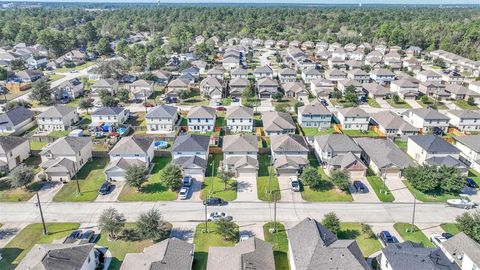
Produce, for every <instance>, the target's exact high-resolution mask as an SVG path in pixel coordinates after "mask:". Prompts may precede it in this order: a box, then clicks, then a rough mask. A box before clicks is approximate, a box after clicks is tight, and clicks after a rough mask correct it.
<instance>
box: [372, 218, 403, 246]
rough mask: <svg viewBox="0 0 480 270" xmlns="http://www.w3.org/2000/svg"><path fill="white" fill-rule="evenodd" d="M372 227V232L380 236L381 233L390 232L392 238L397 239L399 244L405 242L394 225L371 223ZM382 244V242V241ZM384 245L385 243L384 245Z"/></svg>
mask: <svg viewBox="0 0 480 270" xmlns="http://www.w3.org/2000/svg"><path fill="white" fill-rule="evenodd" d="M369 224H370V226H372V231H373V232H374V233H375V235H378V234H379V233H380V232H381V231H388V232H390V234H391V235H392V236H394V237H395V238H397V240H398V241H399V242H403V241H404V240H403V238H402V237H401V236H400V234H398V232H397V230H395V228H393V223H369ZM380 243H382V241H380ZM382 245H383V243H382Z"/></svg>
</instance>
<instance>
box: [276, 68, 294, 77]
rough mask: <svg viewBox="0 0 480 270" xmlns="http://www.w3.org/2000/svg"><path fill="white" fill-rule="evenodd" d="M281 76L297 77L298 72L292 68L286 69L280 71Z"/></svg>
mask: <svg viewBox="0 0 480 270" xmlns="http://www.w3.org/2000/svg"><path fill="white" fill-rule="evenodd" d="M279 74H280V75H282V76H296V75H297V72H296V71H295V70H293V69H291V68H284V69H282V70H280V72H279Z"/></svg>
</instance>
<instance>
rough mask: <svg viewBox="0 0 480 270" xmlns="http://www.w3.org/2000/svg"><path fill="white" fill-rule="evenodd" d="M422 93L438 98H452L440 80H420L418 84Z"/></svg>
mask: <svg viewBox="0 0 480 270" xmlns="http://www.w3.org/2000/svg"><path fill="white" fill-rule="evenodd" d="M418 90H419V91H420V93H422V94H424V95H426V96H429V97H433V98H435V99H437V100H444V99H448V98H450V96H451V94H450V93H447V92H446V91H445V85H444V84H441V83H439V82H420V83H419V84H418Z"/></svg>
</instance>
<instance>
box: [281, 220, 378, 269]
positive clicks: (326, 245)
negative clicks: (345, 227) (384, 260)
mask: <svg viewBox="0 0 480 270" xmlns="http://www.w3.org/2000/svg"><path fill="white" fill-rule="evenodd" d="M287 235H288V254H289V256H288V259H289V264H290V267H291V268H292V269H296V270H310V269H348V270H369V269H370V267H369V266H368V264H367V262H366V261H365V259H364V257H363V255H362V252H361V251H360V248H359V247H358V245H357V242H356V241H355V240H338V238H337V236H336V235H335V234H334V233H332V232H331V231H329V230H328V229H327V228H325V226H323V225H322V224H321V223H320V222H318V221H316V220H315V219H312V218H305V219H304V220H303V221H301V222H300V223H298V224H297V225H295V226H294V227H292V228H291V229H289V230H288V231H287Z"/></svg>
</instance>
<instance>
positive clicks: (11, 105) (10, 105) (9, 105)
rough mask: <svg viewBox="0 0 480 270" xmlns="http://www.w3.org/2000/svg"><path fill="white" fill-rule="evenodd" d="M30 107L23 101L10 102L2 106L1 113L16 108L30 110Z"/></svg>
mask: <svg viewBox="0 0 480 270" xmlns="http://www.w3.org/2000/svg"><path fill="white" fill-rule="evenodd" d="M31 106H32V105H31V104H30V103H28V102H27V101H25V100H23V99H18V100H12V101H9V102H7V103H5V105H3V111H5V112H8V111H10V110H12V109H15V108H17V107H25V108H30V107H31Z"/></svg>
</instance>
